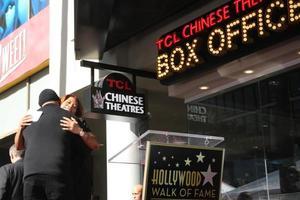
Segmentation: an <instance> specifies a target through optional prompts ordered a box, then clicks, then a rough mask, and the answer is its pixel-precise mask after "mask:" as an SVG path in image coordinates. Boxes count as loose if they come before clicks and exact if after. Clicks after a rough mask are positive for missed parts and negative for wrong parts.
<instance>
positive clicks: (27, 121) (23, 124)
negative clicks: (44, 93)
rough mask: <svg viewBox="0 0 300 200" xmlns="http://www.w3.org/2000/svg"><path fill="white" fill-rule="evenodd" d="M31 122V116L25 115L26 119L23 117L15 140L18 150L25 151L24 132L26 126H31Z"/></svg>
mask: <svg viewBox="0 0 300 200" xmlns="http://www.w3.org/2000/svg"><path fill="white" fill-rule="evenodd" d="M31 122H32V117H31V115H25V116H24V117H22V119H21V121H20V123H19V127H18V128H17V132H16V135H15V138H14V140H15V145H16V149H17V150H23V149H25V145H24V138H23V134H22V131H23V129H24V128H25V127H26V126H29V125H30V124H31Z"/></svg>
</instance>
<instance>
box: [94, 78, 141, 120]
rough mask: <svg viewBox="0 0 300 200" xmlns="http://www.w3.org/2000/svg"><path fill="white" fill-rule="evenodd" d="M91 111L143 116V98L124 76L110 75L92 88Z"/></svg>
mask: <svg viewBox="0 0 300 200" xmlns="http://www.w3.org/2000/svg"><path fill="white" fill-rule="evenodd" d="M91 93H92V99H91V101H92V111H93V112H100V113H103V114H112V115H122V116H129V117H138V116H143V115H145V112H146V111H145V97H144V95H143V94H137V93H136V91H135V86H134V85H133V84H132V83H131V81H130V80H129V79H128V78H127V77H126V76H124V75H122V74H119V73H111V74H109V75H107V76H106V77H104V78H103V79H102V80H101V81H99V82H98V84H97V85H96V86H95V87H92V91H91Z"/></svg>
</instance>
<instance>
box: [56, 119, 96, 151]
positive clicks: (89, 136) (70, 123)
mask: <svg viewBox="0 0 300 200" xmlns="http://www.w3.org/2000/svg"><path fill="white" fill-rule="evenodd" d="M60 122H61V123H60V125H61V127H62V129H63V130H67V131H70V132H72V133H74V134H77V135H79V136H80V138H81V139H82V141H83V142H84V143H85V145H86V146H87V147H89V148H90V149H91V150H97V149H99V148H100V147H101V144H99V143H98V141H97V138H96V136H95V135H94V134H93V133H92V132H90V131H84V130H83V128H81V127H80V126H79V124H78V122H77V121H76V120H75V119H74V118H71V119H70V118H67V117H63V119H62V120H60Z"/></svg>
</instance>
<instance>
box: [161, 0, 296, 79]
mask: <svg viewBox="0 0 300 200" xmlns="http://www.w3.org/2000/svg"><path fill="white" fill-rule="evenodd" d="M299 24H300V1H299V0H233V1H230V2H228V3H226V4H224V5H222V6H220V7H218V8H216V9H214V10H213V11H211V12H209V13H207V14H205V15H203V16H201V17H198V18H196V19H194V20H192V21H190V22H188V23H186V24H184V25H182V26H180V27H179V28H177V29H175V30H173V31H171V32H169V33H167V34H165V35H163V36H162V37H160V38H159V39H158V40H157V41H156V46H157V49H158V57H157V77H158V79H160V80H161V82H162V83H164V84H171V83H172V82H174V81H176V80H178V79H179V78H182V77H183V73H184V74H185V75H187V74H193V73H195V72H198V71H201V70H205V69H209V68H210V67H214V66H217V65H220V64H224V63H226V62H229V61H231V60H234V59H236V58H238V57H241V56H244V55H247V54H249V53H252V52H254V51H256V50H258V49H262V48H263V47H267V46H269V45H272V44H274V43H276V42H280V41H283V40H285V39H288V38H291V37H293V36H296V35H299V32H300V26H299Z"/></svg>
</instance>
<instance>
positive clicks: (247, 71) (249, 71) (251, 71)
mask: <svg viewBox="0 0 300 200" xmlns="http://www.w3.org/2000/svg"><path fill="white" fill-rule="evenodd" d="M244 73H245V74H253V73H254V71H253V70H251V69H248V70H245V71H244Z"/></svg>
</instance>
